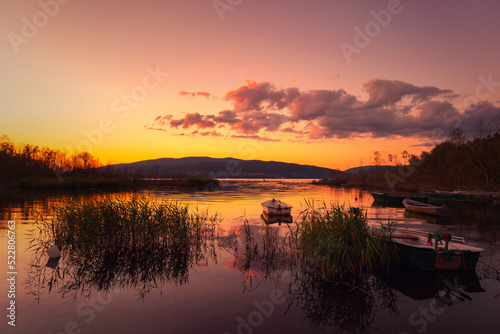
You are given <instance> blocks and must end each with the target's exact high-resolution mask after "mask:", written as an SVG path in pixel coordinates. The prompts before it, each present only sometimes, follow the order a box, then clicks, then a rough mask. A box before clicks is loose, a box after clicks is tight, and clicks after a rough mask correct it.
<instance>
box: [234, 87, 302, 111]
mask: <svg viewBox="0 0 500 334" xmlns="http://www.w3.org/2000/svg"><path fill="white" fill-rule="evenodd" d="M298 95H299V89H298V88H286V89H276V88H275V87H274V85H272V84H271V83H269V82H259V83H257V82H255V81H250V80H247V86H241V87H239V88H238V89H236V90H231V91H229V92H227V94H226V96H225V99H226V100H227V101H231V102H232V103H233V106H234V110H235V111H240V112H241V111H253V110H269V109H274V110H281V109H284V108H286V107H287V106H288V105H289V104H290V102H291V101H293V100H294V99H295V98H296V97H297V96H298Z"/></svg>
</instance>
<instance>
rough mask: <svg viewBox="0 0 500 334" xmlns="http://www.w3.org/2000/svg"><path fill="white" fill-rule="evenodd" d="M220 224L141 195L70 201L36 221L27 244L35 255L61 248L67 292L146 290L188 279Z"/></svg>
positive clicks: (208, 252)
mask: <svg viewBox="0 0 500 334" xmlns="http://www.w3.org/2000/svg"><path fill="white" fill-rule="evenodd" d="M219 223H220V218H219V216H218V215H213V216H209V215H208V212H199V211H197V210H195V211H191V210H189V208H188V206H187V205H182V204H181V203H178V202H160V203H158V202H154V201H152V200H150V199H148V198H145V197H132V198H130V199H125V198H121V199H120V198H118V199H116V198H111V197H101V198H98V199H92V200H88V201H86V202H83V203H82V202H80V201H68V202H67V203H66V204H65V205H62V206H59V207H56V208H55V209H54V214H53V217H52V218H51V219H40V220H38V221H37V223H36V224H35V226H36V229H35V235H34V238H33V240H32V241H31V247H32V248H33V249H34V251H35V254H40V253H41V252H43V251H44V250H45V249H46V248H47V247H49V246H51V245H53V244H55V245H57V246H58V247H59V248H60V249H61V253H62V255H63V257H62V265H60V266H59V268H58V270H61V271H62V273H61V275H60V277H63V278H64V280H63V281H64V282H63V283H62V284H63V286H64V289H65V290H67V292H69V291H70V290H72V291H76V290H79V289H80V290H81V291H84V290H86V289H88V288H89V286H93V287H96V288H98V290H102V289H104V290H108V289H111V288H113V287H114V286H116V285H118V286H121V285H132V286H141V289H142V291H148V290H149V289H150V288H151V287H153V286H156V285H157V284H159V283H160V282H162V281H171V282H175V283H176V284H183V283H186V282H187V280H188V274H189V269H190V268H191V267H192V266H193V265H196V264H198V263H199V262H201V261H206V262H208V259H209V258H213V257H214V256H215V253H216V251H215V239H216V237H217V236H218V232H219ZM33 268H34V271H35V273H34V276H36V275H37V274H38V275H41V274H42V273H37V272H36V270H37V269H36V268H37V265H36V264H35V266H34V267H33Z"/></svg>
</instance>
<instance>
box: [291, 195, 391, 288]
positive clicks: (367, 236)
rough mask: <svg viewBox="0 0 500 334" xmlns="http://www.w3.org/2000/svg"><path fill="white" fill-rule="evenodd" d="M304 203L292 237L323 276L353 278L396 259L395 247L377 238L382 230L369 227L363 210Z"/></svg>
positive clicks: (334, 204) (324, 277)
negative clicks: (295, 236)
mask: <svg viewBox="0 0 500 334" xmlns="http://www.w3.org/2000/svg"><path fill="white" fill-rule="evenodd" d="M306 206H307V208H306V209H305V210H304V211H303V212H302V213H301V215H302V220H301V221H300V222H298V223H297V232H296V233H297V238H296V240H297V242H298V247H299V248H300V249H301V250H302V251H303V252H304V255H305V257H306V261H307V262H308V263H309V265H310V266H312V267H313V268H315V269H316V270H317V271H318V272H319V273H320V275H321V277H322V278H323V279H329V280H343V279H357V278H359V277H362V276H363V275H365V274H370V273H373V272H374V271H375V270H376V269H377V268H380V267H387V266H389V265H390V264H391V263H392V262H393V261H394V260H396V257H397V252H396V248H395V247H394V246H392V245H391V243H387V242H386V241H385V240H384V238H381V237H380V236H381V234H383V233H385V231H382V232H377V231H375V230H374V229H372V228H370V227H369V226H368V224H367V222H366V214H365V213H364V212H363V211H361V210H359V209H357V208H349V209H347V208H346V207H344V206H343V205H340V204H337V203H333V204H331V205H330V207H328V206H327V205H326V203H322V205H321V206H320V207H318V208H316V207H315V206H314V203H313V202H312V201H306Z"/></svg>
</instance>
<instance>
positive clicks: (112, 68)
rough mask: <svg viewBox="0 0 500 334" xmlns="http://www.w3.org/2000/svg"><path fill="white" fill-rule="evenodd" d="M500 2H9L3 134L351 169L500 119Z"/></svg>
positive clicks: (4, 29) (111, 151)
mask: <svg viewBox="0 0 500 334" xmlns="http://www.w3.org/2000/svg"><path fill="white" fill-rule="evenodd" d="M498 13H500V2H499V1H498V0H488V1H463V0H458V1H442V0H436V1H423V0H422V1H418V0H413V1H411V0H402V1H393V0H391V1H378V0H377V1H367V0H363V1H340V0H315V1H298V0H292V1H290V0H287V1H284V0H277V1H264V0H220V1H213V0H197V1H194V0H185V1H160V0H155V1H153V0H145V1H118V0H107V1H97V0H91V1H83V0H71V1H68V0H41V1H35V0H23V1H6V0H2V10H1V11H0V31H1V33H2V36H3V38H2V39H1V44H0V47H1V52H0V69H1V76H0V94H1V97H0V110H1V122H0V135H2V134H6V135H7V136H9V137H10V139H11V140H13V141H14V142H15V143H31V144H36V145H39V146H49V147H51V148H53V149H59V150H66V151H68V152H69V153H72V152H74V151H82V150H86V151H89V152H90V153H92V154H93V155H95V156H97V157H99V159H100V160H101V162H104V163H106V162H111V163H120V162H133V161H138V160H145V159H155V158H161V157H174V158H179V157H185V156H211V157H218V158H223V157H234V158H240V159H259V160H275V161H285V162H293V163H301V164H311V165H317V166H322V167H329V168H338V169H342V170H343V169H346V168H349V167H354V166H358V165H361V164H363V165H364V164H369V163H370V157H371V156H373V152H374V151H375V150H378V151H380V152H382V154H383V155H384V156H387V154H389V153H392V154H397V155H398V156H400V155H401V152H402V151H403V150H407V151H409V152H410V153H415V154H419V153H420V152H421V151H422V149H428V148H426V147H425V146H423V145H426V144H428V145H432V144H435V143H438V142H440V141H442V140H443V139H445V138H446V134H447V133H448V132H449V129H450V127H451V126H460V127H462V128H463V129H464V130H465V132H466V133H467V134H468V135H470V136H474V134H475V132H476V126H477V123H478V122H479V121H481V120H483V122H486V123H488V122H489V121H493V120H495V118H496V117H500V116H499V115H500V108H499V107H500V65H499V59H500V20H498Z"/></svg>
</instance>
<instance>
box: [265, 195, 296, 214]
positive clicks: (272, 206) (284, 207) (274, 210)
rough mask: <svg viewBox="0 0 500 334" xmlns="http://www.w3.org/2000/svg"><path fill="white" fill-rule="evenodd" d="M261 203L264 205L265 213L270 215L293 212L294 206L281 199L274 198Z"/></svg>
mask: <svg viewBox="0 0 500 334" xmlns="http://www.w3.org/2000/svg"><path fill="white" fill-rule="evenodd" d="M260 205H262V209H263V210H264V213H265V214H267V215H269V216H273V215H278V216H286V215H289V214H290V213H291V212H292V206H291V205H290V204H287V203H285V202H282V201H280V200H279V199H274V198H273V199H272V200H269V201H265V202H262V203H261V204H260Z"/></svg>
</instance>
